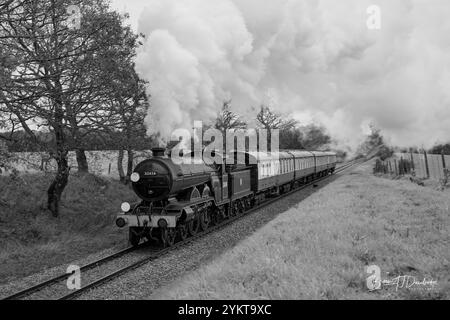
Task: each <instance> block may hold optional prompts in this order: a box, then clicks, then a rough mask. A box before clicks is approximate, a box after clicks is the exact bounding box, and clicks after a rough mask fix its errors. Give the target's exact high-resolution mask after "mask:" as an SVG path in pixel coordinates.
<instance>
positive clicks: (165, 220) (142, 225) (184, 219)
mask: <svg viewBox="0 0 450 320" xmlns="http://www.w3.org/2000/svg"><path fill="white" fill-rule="evenodd" d="M152 151H153V157H152V158H150V159H147V160H144V161H142V162H141V163H139V164H138V165H137V166H136V168H135V170H134V172H133V174H132V175H131V181H132V187H133V190H134V192H135V193H136V194H137V195H138V196H139V198H140V199H141V200H142V201H141V202H139V203H136V204H134V205H130V204H129V203H126V202H125V203H123V204H122V208H121V209H122V213H121V214H119V215H118V216H117V218H116V225H117V226H118V227H119V228H125V227H128V228H129V240H130V243H131V244H132V245H133V246H137V245H139V243H140V242H141V240H143V239H146V240H148V241H150V240H156V241H161V242H162V244H163V245H164V246H166V247H169V246H172V245H174V243H175V242H177V241H178V240H184V239H186V238H187V237H189V236H194V235H195V234H197V233H198V232H199V231H201V230H206V229H208V228H209V227H210V226H212V225H215V224H217V223H220V222H221V221H223V220H225V219H229V218H230V217H234V216H236V215H239V214H241V213H243V212H245V211H247V210H249V209H251V208H252V207H254V206H257V205H259V204H260V203H262V202H264V201H265V200H266V199H268V198H271V197H276V196H278V195H280V194H283V193H286V192H289V191H290V190H292V189H295V188H298V187H299V186H301V185H303V184H305V183H309V182H311V181H313V180H315V179H318V178H320V177H323V176H326V175H330V174H333V173H334V171H335V168H336V154H335V153H333V152H319V151H311V152H310V151H297V150H294V151H284V152H278V153H276V154H275V153H262V152H245V153H238V152H234V153H233V154H231V155H228V156H227V157H235V159H234V160H237V158H238V157H241V158H240V159H244V161H227V160H228V159H222V161H215V162H213V163H210V162H211V161H206V162H205V161H204V160H203V159H197V158H195V159H194V158H192V159H191V158H187V159H188V160H189V161H185V163H184V162H182V163H180V164H176V163H175V162H174V161H172V159H171V158H170V157H168V156H167V155H166V154H165V149H162V148H155V149H153V150H152ZM224 158H225V156H224ZM182 159H185V158H182ZM228 163H232V164H228Z"/></svg>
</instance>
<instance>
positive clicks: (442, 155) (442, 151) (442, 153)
mask: <svg viewBox="0 0 450 320" xmlns="http://www.w3.org/2000/svg"><path fill="white" fill-rule="evenodd" d="M441 157H442V167H443V168H444V170H445V169H446V168H447V166H446V163H445V155H444V149H442V150H441Z"/></svg>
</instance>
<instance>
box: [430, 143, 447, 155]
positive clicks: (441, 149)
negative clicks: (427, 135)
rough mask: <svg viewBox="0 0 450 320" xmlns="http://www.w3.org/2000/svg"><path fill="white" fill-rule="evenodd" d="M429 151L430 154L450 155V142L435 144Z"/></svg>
mask: <svg viewBox="0 0 450 320" xmlns="http://www.w3.org/2000/svg"><path fill="white" fill-rule="evenodd" d="M429 153H431V154H441V153H443V154H446V155H450V143H446V144H437V145H435V146H434V147H433V148H431V149H430V150H429Z"/></svg>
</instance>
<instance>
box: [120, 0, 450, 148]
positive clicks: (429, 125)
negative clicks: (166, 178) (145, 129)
mask: <svg viewBox="0 0 450 320" xmlns="http://www.w3.org/2000/svg"><path fill="white" fill-rule="evenodd" d="M112 1H113V5H114V7H115V8H116V9H118V10H119V11H127V12H129V13H130V14H131V19H130V23H131V24H132V25H133V26H134V28H136V29H137V30H138V31H140V32H142V33H144V34H146V36H147V37H146V41H145V45H144V47H143V49H142V50H141V52H140V53H139V55H138V57H137V67H138V71H139V72H140V74H141V75H142V76H143V77H145V78H146V79H147V80H149V81H150V84H151V89H150V94H151V95H152V111H151V114H150V116H149V121H148V125H149V128H151V130H152V131H162V133H163V134H164V135H169V134H170V133H171V131H172V130H173V129H175V128H179V127H187V128H189V127H192V123H193V121H194V120H207V119H210V118H213V117H214V116H215V115H216V113H217V111H218V110H219V109H220V107H221V101H223V100H224V99H227V98H232V99H233V106H234V108H235V110H236V111H238V112H240V113H242V114H247V115H249V114H252V112H253V114H254V111H253V110H252V107H253V108H257V107H258V106H259V105H260V104H261V103H267V104H270V105H271V106H272V107H273V108H275V109H277V110H278V111H280V112H284V113H286V114H290V115H291V116H293V117H295V118H297V119H299V120H300V121H301V122H303V123H307V122H310V121H314V122H320V123H322V124H323V125H325V126H326V128H327V129H328V130H329V132H330V133H331V134H332V136H333V137H334V138H336V139H338V140H339V143H340V144H345V145H350V146H355V145H356V144H357V143H358V142H359V141H360V138H361V136H362V134H363V133H365V132H367V128H368V124H369V123H374V124H376V125H377V126H378V127H379V128H381V129H382V131H383V132H384V134H385V135H386V136H387V138H388V139H389V140H390V142H391V143H392V144H394V145H400V146H410V145H417V146H422V145H424V146H426V147H429V146H432V145H433V144H435V143H436V142H445V141H449V140H450V1H448V0H388V1H375V0H372V1H366V0H343V1H336V0H321V1H319V0H290V1H289V0H267V1H261V0H184V1H183V0H112ZM371 5H377V6H379V8H380V9H381V29H379V30H377V29H375V30H372V29H369V28H368V27H367V20H368V19H369V14H368V13H367V8H368V7H369V6H371ZM253 119H254V116H253Z"/></svg>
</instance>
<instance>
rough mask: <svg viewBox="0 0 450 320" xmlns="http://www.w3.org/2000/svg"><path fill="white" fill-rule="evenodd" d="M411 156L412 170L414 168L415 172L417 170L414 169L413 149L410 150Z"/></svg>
mask: <svg viewBox="0 0 450 320" xmlns="http://www.w3.org/2000/svg"><path fill="white" fill-rule="evenodd" d="M410 154H411V168H412V169H413V170H415V169H416V168H415V167H414V157H413V152H412V149H411V150H410Z"/></svg>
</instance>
